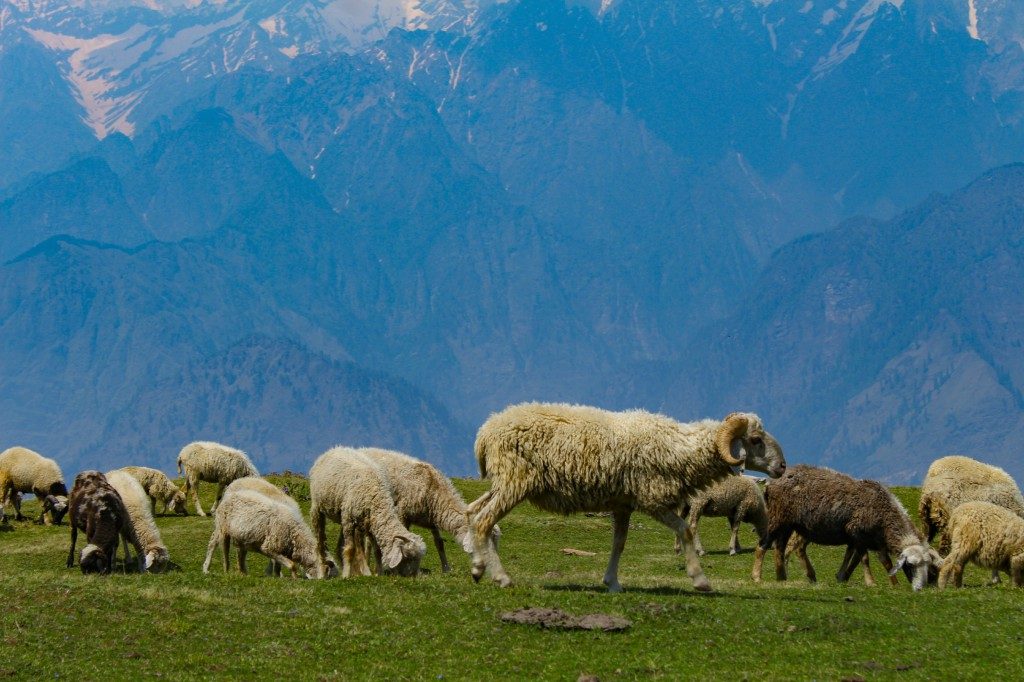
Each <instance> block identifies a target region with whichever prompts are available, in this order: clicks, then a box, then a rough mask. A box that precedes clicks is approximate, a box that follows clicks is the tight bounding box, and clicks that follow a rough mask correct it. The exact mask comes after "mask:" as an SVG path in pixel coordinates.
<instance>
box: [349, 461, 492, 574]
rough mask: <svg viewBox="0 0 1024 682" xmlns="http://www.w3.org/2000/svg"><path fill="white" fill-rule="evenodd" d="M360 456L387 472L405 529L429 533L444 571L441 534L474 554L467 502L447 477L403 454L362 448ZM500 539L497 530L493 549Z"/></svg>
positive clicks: (445, 570)
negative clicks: (415, 527) (376, 463)
mask: <svg viewBox="0 0 1024 682" xmlns="http://www.w3.org/2000/svg"><path fill="white" fill-rule="evenodd" d="M359 452H361V453H363V454H364V455H366V456H367V457H370V458H372V459H373V460H374V461H376V462H378V463H379V464H380V465H381V466H383V467H384V469H385V471H387V474H388V479H389V480H390V481H391V486H392V492H393V494H394V500H395V508H396V510H397V512H398V518H399V519H401V521H402V525H404V526H405V527H406V528H409V527H410V526H413V525H416V526H422V527H423V528H429V529H430V532H431V534H432V535H433V537H434V546H435V547H437V554H438V557H439V559H440V561H441V570H442V571H444V572H445V573H447V572H449V571H450V570H451V566H450V565H449V564H448V557H447V556H446V555H445V551H444V540H443V539H442V538H441V533H440V531H442V530H443V531H445V532H446V533H451V534H452V535H453V536H454V537H455V540H456V542H458V543H459V544H460V545H461V546H462V548H463V549H464V550H465V551H466V552H468V553H470V554H472V553H473V534H472V533H471V532H470V528H469V515H468V513H467V506H466V502H465V500H463V499H462V496H461V495H459V492H458V491H457V490H456V489H455V486H454V485H452V482H451V481H450V480H448V477H447V476H445V475H444V474H442V473H441V472H440V471H438V470H437V469H436V468H435V467H434V466H432V465H431V464H428V463H427V462H423V461H421V460H418V459H416V458H415V457H410V456H409V455H405V454H402V453H401V452H394V451H393V450H382V449H379V448H361V449H360V450H359ZM500 536H501V531H500V530H499V529H498V527H497V526H495V527H494V529H493V530H492V532H491V537H490V541H489V542H490V544H491V546H492V548H493V549H496V548H497V543H498V538H499V537H500ZM378 564H379V557H378ZM378 568H379V565H378Z"/></svg>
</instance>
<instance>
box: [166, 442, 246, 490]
mask: <svg viewBox="0 0 1024 682" xmlns="http://www.w3.org/2000/svg"><path fill="white" fill-rule="evenodd" d="M181 457H182V459H183V461H184V463H185V465H186V466H187V467H188V468H190V469H192V470H193V471H195V472H196V475H197V476H199V479H200V480H203V481H207V482H209V483H230V482H231V481H233V480H235V479H237V478H242V477H244V476H259V472H258V471H257V470H256V467H255V466H254V465H253V463H252V462H251V461H250V460H249V457H248V455H246V454H245V453H244V452H242V451H241V450H237V449H235V448H232V447H228V446H226V445H221V444H219V443H207V442H198V443H192V444H190V445H188V446H186V447H185V450H184V451H183V452H182V454H181Z"/></svg>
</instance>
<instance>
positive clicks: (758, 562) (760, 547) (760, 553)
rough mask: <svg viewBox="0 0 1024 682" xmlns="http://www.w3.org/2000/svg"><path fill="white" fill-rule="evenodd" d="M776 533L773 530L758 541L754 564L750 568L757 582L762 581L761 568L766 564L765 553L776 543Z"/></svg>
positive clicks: (751, 576)
mask: <svg viewBox="0 0 1024 682" xmlns="http://www.w3.org/2000/svg"><path fill="white" fill-rule="evenodd" d="M773 538H774V533H772V532H771V531H769V532H767V533H765V535H764V537H763V538H761V539H760V540H759V541H758V543H757V549H755V550H754V566H753V567H752V568H751V569H750V579H751V580H753V581H754V582H755V583H759V582H761V568H762V566H763V565H764V554H765V552H767V551H768V548H769V547H771V546H772V545H773V544H775V540H774V539H773Z"/></svg>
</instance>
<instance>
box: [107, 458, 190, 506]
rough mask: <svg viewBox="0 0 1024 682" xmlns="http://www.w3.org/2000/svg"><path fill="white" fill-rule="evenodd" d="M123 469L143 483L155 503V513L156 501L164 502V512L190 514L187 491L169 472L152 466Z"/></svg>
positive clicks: (122, 468) (151, 500) (122, 469)
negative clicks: (171, 477)
mask: <svg viewBox="0 0 1024 682" xmlns="http://www.w3.org/2000/svg"><path fill="white" fill-rule="evenodd" d="M121 471H124V472H126V473H129V474H131V475H132V476H133V477H134V478H135V480H136V481H138V482H139V483H141V484H142V487H143V489H144V490H145V491H146V494H147V495H149V499H150V502H152V503H153V513H154V514H155V513H156V501H157V500H160V501H161V502H163V503H164V513H165V514H167V513H171V514H184V515H187V514H188V509H187V508H186V505H185V493H184V492H183V491H182V490H181V488H179V487H178V486H176V485H174V481H172V480H171V479H170V478H168V476H167V474H165V473H164V472H162V471H160V470H159V469H152V468H150V467H137V466H129V467H121Z"/></svg>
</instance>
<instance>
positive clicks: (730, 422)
mask: <svg viewBox="0 0 1024 682" xmlns="http://www.w3.org/2000/svg"><path fill="white" fill-rule="evenodd" d="M749 424H750V422H749V420H748V419H747V417H746V415H743V414H740V413H738V412H733V413H731V414H729V415H728V416H727V417H726V418H725V420H724V421H723V422H722V424H721V426H719V427H718V432H717V433H716V434H715V446H716V447H717V448H718V455H719V457H721V458H722V460H723V461H724V462H725V463H726V464H728V465H729V466H743V463H744V460H742V459H738V458H736V457H733V456H732V451H731V449H730V446H731V445H732V441H733V439H734V438H739V437H740V436H742V435H743V434H745V433H746V432H747V427H748V426H749Z"/></svg>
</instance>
